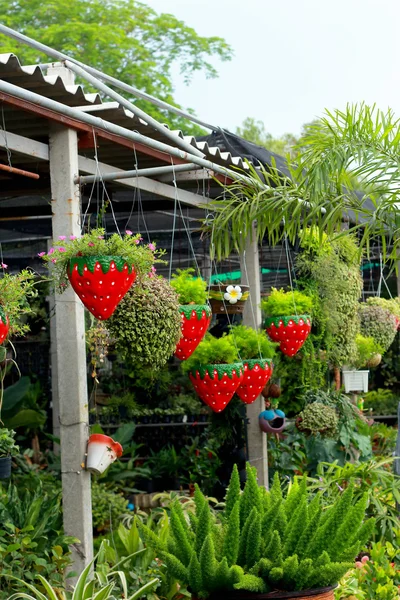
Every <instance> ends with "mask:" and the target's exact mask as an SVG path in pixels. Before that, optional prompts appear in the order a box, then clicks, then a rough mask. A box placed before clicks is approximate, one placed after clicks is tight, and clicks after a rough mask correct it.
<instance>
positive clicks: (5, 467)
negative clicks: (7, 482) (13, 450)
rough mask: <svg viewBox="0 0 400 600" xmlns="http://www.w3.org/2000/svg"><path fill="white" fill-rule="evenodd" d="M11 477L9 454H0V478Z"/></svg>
mask: <svg viewBox="0 0 400 600" xmlns="http://www.w3.org/2000/svg"><path fill="white" fill-rule="evenodd" d="M9 477H11V456H2V457H1V458H0V479H8V478H9Z"/></svg>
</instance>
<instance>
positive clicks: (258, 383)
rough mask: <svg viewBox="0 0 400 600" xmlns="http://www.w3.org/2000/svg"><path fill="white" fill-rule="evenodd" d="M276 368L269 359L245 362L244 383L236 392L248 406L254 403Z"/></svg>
mask: <svg viewBox="0 0 400 600" xmlns="http://www.w3.org/2000/svg"><path fill="white" fill-rule="evenodd" d="M273 370H274V366H273V364H272V360H271V359H269V358H258V359H252V360H244V361H243V381H242V383H241V384H240V385H239V387H238V389H237V390H236V393H237V395H238V396H239V398H240V399H241V400H242V401H243V402H245V403H246V404H251V403H252V402H254V401H255V400H256V399H257V398H258V396H259V395H260V394H261V391H262V390H263V388H264V386H265V385H266V384H267V383H268V381H269V379H270V377H271V375H272V372H273Z"/></svg>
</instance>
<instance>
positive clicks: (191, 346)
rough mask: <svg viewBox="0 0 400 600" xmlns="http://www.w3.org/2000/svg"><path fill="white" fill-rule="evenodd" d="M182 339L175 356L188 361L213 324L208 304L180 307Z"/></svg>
mask: <svg viewBox="0 0 400 600" xmlns="http://www.w3.org/2000/svg"><path fill="white" fill-rule="evenodd" d="M179 312H180V314H181V331H182V337H181V339H180V340H179V342H178V343H177V345H176V350H175V356H176V357H177V358H180V359H181V360H186V359H188V358H189V356H190V355H191V354H193V352H194V351H195V350H196V348H197V346H198V345H199V344H200V342H201V340H202V339H203V338H204V336H205V334H206V332H207V329H208V327H209V325H210V323H211V309H210V307H209V306H208V305H207V304H186V305H182V306H180V307H179Z"/></svg>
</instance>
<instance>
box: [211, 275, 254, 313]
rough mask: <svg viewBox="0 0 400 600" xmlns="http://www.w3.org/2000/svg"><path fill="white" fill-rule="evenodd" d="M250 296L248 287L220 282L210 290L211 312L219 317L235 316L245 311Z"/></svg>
mask: <svg viewBox="0 0 400 600" xmlns="http://www.w3.org/2000/svg"><path fill="white" fill-rule="evenodd" d="M249 294H250V287H249V286H248V285H243V284H238V283H235V282H232V283H229V282H224V283H223V282H222V281H218V282H217V283H216V284H214V285H210V287H209V288H208V298H209V300H210V304H211V310H212V312H213V313H214V314H217V315H221V314H222V315H224V314H228V315H234V314H240V313H242V312H243V311H244V305H245V303H246V300H247V299H248V297H249Z"/></svg>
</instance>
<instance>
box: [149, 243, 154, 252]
mask: <svg viewBox="0 0 400 600" xmlns="http://www.w3.org/2000/svg"><path fill="white" fill-rule="evenodd" d="M149 249H150V250H151V251H152V252H154V250H155V249H156V247H155V245H154V244H149Z"/></svg>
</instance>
